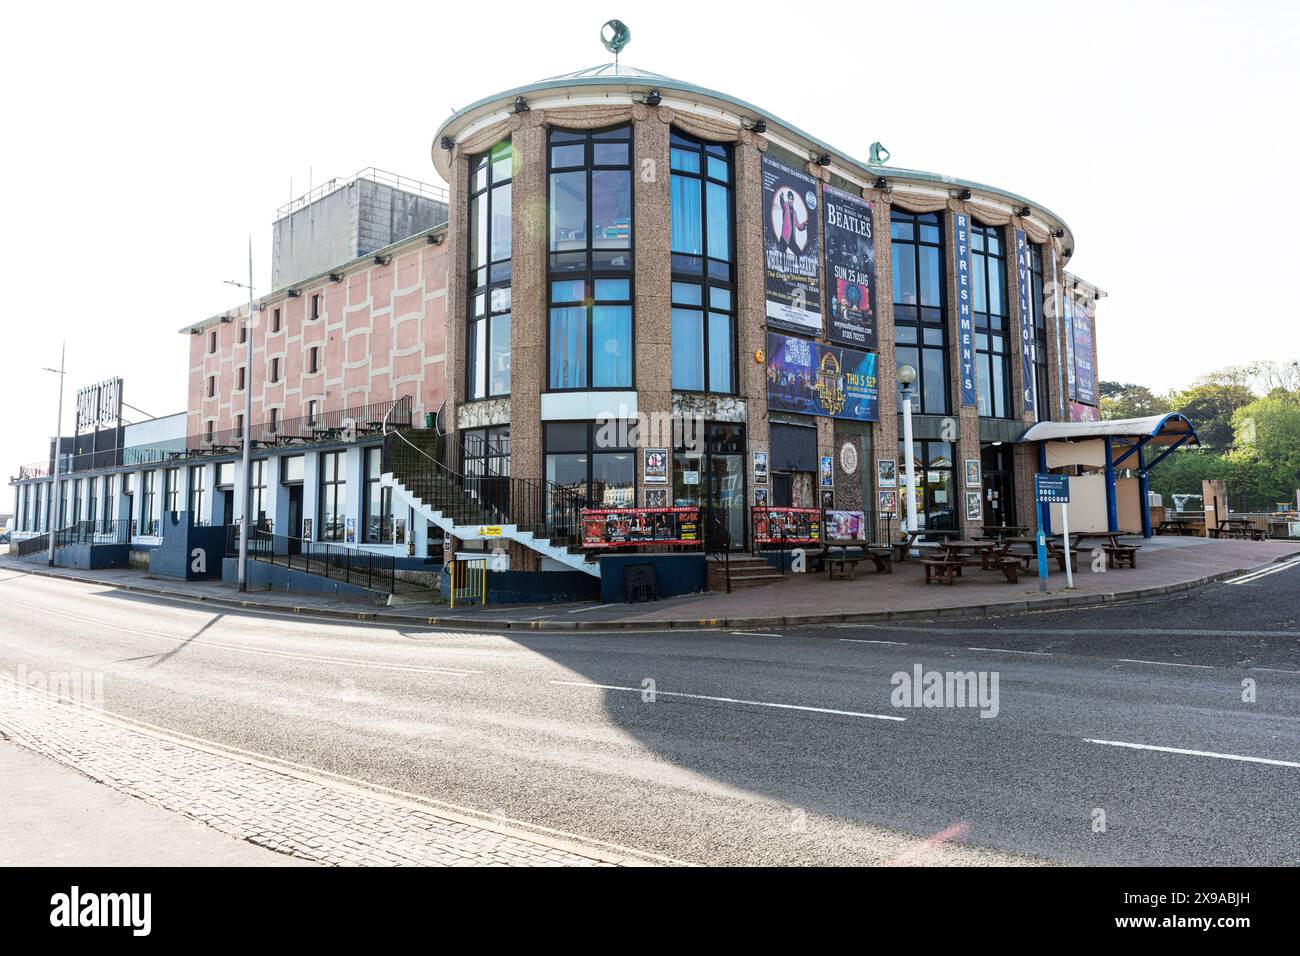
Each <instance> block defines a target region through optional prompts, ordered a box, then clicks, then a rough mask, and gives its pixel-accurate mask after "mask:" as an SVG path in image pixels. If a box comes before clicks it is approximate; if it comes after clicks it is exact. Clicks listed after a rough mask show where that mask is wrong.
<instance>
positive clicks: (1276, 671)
mask: <svg viewBox="0 0 1300 956" xmlns="http://www.w3.org/2000/svg"><path fill="white" fill-rule="evenodd" d="M1251 670H1253V671H1267V672H1268V673H1270V674H1300V671H1288V670H1283V669H1282V668H1280V667H1252V668H1251Z"/></svg>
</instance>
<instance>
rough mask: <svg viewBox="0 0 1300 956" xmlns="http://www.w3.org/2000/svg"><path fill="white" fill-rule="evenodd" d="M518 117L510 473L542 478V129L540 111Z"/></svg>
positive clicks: (513, 199) (544, 323) (544, 218)
mask: <svg viewBox="0 0 1300 956" xmlns="http://www.w3.org/2000/svg"><path fill="white" fill-rule="evenodd" d="M519 119H520V124H519V126H518V128H516V129H515V130H514V133H513V134H512V145H513V150H514V164H515V166H514V185H513V189H512V197H511V205H512V208H511V213H512V217H513V221H512V229H511V250H512V252H511V260H512V262H511V274H512V277H513V278H512V288H511V316H510V474H511V476H512V477H515V478H531V479H540V478H542V477H543V468H542V425H541V410H542V407H541V402H542V395H541V393H542V391H543V390H544V389H545V388H546V328H547V321H546V221H547V209H546V127H545V125H544V121H545V116H544V114H542V113H540V112H533V113H523V114H520V116H519ZM462 387H463V386H462Z"/></svg>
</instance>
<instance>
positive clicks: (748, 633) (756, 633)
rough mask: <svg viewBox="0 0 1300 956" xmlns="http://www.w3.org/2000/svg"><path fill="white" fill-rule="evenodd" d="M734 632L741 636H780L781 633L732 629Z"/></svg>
mask: <svg viewBox="0 0 1300 956" xmlns="http://www.w3.org/2000/svg"><path fill="white" fill-rule="evenodd" d="M731 633H732V634H739V635H740V636H741V637H780V636H781V635H780V634H765V633H763V632H762V631H732V632H731Z"/></svg>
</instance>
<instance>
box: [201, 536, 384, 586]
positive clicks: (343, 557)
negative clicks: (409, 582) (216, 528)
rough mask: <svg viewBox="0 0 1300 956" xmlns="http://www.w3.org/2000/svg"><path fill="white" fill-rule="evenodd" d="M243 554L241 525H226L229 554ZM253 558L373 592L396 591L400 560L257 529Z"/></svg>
mask: <svg viewBox="0 0 1300 956" xmlns="http://www.w3.org/2000/svg"><path fill="white" fill-rule="evenodd" d="M238 556H239V525H233V524H232V525H226V557H229V558H234V557H238ZM248 557H249V559H250V560H255V561H264V562H266V563H267V564H273V565H276V566H278V567H282V568H288V569H289V570H291V571H302V572H304V573H306V574H314V575H318V576H320V577H324V578H330V579H332V580H335V581H343V582H345V583H347V584H355V585H357V586H358V587H363V588H369V589H370V590H372V591H383V592H384V593H386V594H392V593H393V586H394V585H393V582H394V579H395V578H396V568H397V562H396V559H395V558H394V557H393V556H392V555H391V554H375V553H374V552H371V551H363V550H361V549H360V548H350V547H347V546H346V545H342V544H333V543H331V542H328V541H307V540H304V539H302V538H291V537H289V536H288V535H283V534H272V533H271V532H269V531H263V530H262V529H260V528H254V529H253V532H252V534H250V535H249V537H248Z"/></svg>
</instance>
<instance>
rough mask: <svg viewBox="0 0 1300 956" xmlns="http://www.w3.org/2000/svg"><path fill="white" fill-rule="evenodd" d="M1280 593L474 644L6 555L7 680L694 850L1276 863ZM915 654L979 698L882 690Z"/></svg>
mask: <svg viewBox="0 0 1300 956" xmlns="http://www.w3.org/2000/svg"><path fill="white" fill-rule="evenodd" d="M1298 594H1300V566H1283V567H1281V569H1280V570H1276V571H1273V573H1269V574H1266V575H1263V576H1260V577H1258V578H1253V579H1248V580H1245V581H1243V582H1242V583H1234V584H1219V585H1213V586H1210V587H1207V588H1203V589H1200V590H1197V591H1193V592H1184V593H1181V594H1178V595H1174V596H1171V597H1167V598H1160V599H1156V600H1150V601H1145V602H1140V603H1133V604H1122V605H1108V606H1104V607H1096V608H1086V609H1079V610H1070V611H1060V612H1038V613H1028V614H1018V615H1011V616H1007V617H1004V618H984V617H981V618H979V619H977V620H972V621H970V622H964V621H959V620H952V619H945V620H943V621H941V622H934V623H926V622H908V623H906V624H899V625H879V626H863V625H840V626H833V627H818V628H804V629H794V630H790V631H786V632H777V631H748V632H716V631H714V632H711V631H683V630H673V631H671V632H666V633H654V632H639V633H626V632H618V633H607V634H605V633H599V632H586V631H583V632H575V633H548V632H537V633H525V634H518V633H509V634H503V633H490V632H484V633H482V634H467V633H464V632H449V631H430V630H427V629H416V628H412V629H409V630H407V629H397V628H394V627H391V626H373V625H365V624H360V623H356V624H352V623H346V622H340V621H326V620H319V621H318V620H312V619H308V618H303V617H300V616H292V615H283V616H277V615H268V614H259V613H252V612H247V613H245V612H236V611H224V610H216V609H211V608H203V607H197V606H195V605H193V604H183V603H172V602H169V601H166V600H163V599H154V598H145V597H142V596H139V595H133V594H129V593H127V592H122V591H115V590H112V589H109V588H103V587H98V586H95V585H87V584H80V583H75V582H71V581H61V580H56V579H50V578H43V577H34V576H28V575H24V574H7V575H4V576H3V577H0V613H3V615H4V621H5V623H4V625H3V627H2V628H0V635H2V636H0V673H4V674H6V675H9V676H14V675H16V674H18V673H19V668H22V669H23V671H24V672H25V673H27V674H31V672H33V671H42V672H54V671H65V672H66V671H101V672H103V673H104V675H105V678H104V704H103V706H104V709H105V710H107V711H109V712H111V713H115V714H120V715H124V716H127V717H130V718H132V719H136V720H142V721H147V722H149V723H151V724H153V725H156V726H159V727H162V728H165V729H168V730H172V731H177V732H180V733H184V734H189V735H193V736H196V737H199V738H203V739H205V740H210V741H213V742H215V743H218V744H220V745H222V746H226V747H238V748H241V749H243V750H247V751H252V752H255V753H259V754H267V755H270V756H272V757H275V758H279V759H282V760H289V761H293V762H295V763H298V764H302V765H306V766H308V767H312V768H316V769H319V770H324V771H328V772H331V773H335V774H341V775H345V776H346V777H349V778H354V779H357V780H360V781H365V782H367V783H370V784H375V785H382V786H386V787H392V788H396V789H399V790H402V791H407V792H411V793H415V794H420V795H424V796H428V797H431V798H434V799H437V800H441V801H445V802H448V803H452V804H456V805H459V806H463V807H471V808H476V809H479V810H482V811H486V812H492V813H501V814H503V815H505V816H508V817H511V818H515V819H520V820H526V821H529V822H532V823H536V824H539V825H544V826H548V827H554V828H557V829H560V830H564V831H567V832H570V833H576V834H580V835H583V836H585V837H589V838H591V839H597V840H604V841H610V842H613V843H617V844H621V845H624V846H628V847H633V848H637V849H639V850H644V851H648V852H653V853H657V854H662V855H664V856H668V857H671V858H674V859H679V860H684V861H691V862H699V863H721V864H755V863H757V864H776V863H780V864H865V863H887V862H903V863H963V864H988V863H1016V862H1026V863H1029V862H1051V861H1059V862H1067V863H1087V864H1157V865H1162V864H1171V865H1172V864H1191V865H1197V864H1244V865H1252V864H1274V865H1278V864H1282V865H1285V864H1292V865H1294V864H1297V863H1300V839H1298V836H1300V797H1297V793H1298V792H1300V786H1298V785H1300V622H1297V617H1298V616H1300V598H1297V595H1298ZM917 665H920V667H921V669H922V671H923V672H928V671H937V672H940V673H941V674H943V673H946V672H955V673H966V672H974V673H975V674H976V675H980V674H983V675H984V677H985V680H986V683H985V689H986V691H987V692H988V694H989V696H987V697H986V699H985V701H984V706H983V707H982V708H981V707H979V706H965V707H959V706H935V707H896V706H894V702H893V701H892V700H891V695H893V692H894V691H895V686H896V683H897V682H895V681H893V680H892V678H893V677H894V675H896V674H900V673H901V674H904V675H908V676H909V677H910V676H911V675H912V674H913V673H914V668H915V667H916V666H917ZM994 674H996V677H997V696H996V698H993V697H992V696H991V692H992V686H993V685H992V683H991V679H992V677H993V675H994ZM1243 681H1247V682H1253V684H1251V683H1248V684H1246V685H1243ZM647 682H653V683H647ZM1252 689H1253V693H1254V699H1253V700H1244V699H1243V696H1245V697H1250V693H1248V691H1250V690H1252ZM651 691H652V692H653V693H651ZM917 696H918V699H919V698H920V696H921V695H920V694H919V693H918V695H917ZM946 702H947V703H954V702H955V701H953V700H952V699H951V698H949V699H948V700H947V701H946ZM968 703H976V704H978V703H979V702H978V701H968ZM2 707H3V702H2V701H0V708H2ZM981 710H982V711H983V712H984V713H989V714H992V713H994V712H995V713H996V716H989V717H981V716H980V714H981ZM900 718H901V719H900ZM1103 824H1104V829H1103V826H1102V825H1103Z"/></svg>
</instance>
